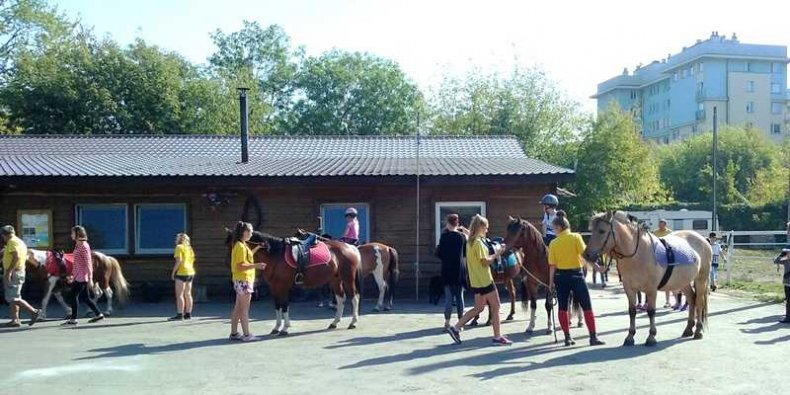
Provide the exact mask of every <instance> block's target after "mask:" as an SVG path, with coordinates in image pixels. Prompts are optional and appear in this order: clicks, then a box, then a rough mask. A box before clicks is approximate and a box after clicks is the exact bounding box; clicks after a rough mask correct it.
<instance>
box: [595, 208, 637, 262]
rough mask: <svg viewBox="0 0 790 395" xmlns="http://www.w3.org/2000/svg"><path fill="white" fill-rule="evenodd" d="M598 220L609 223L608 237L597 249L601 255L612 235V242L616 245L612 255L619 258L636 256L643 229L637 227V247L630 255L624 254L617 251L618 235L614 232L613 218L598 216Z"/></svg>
mask: <svg viewBox="0 0 790 395" xmlns="http://www.w3.org/2000/svg"><path fill="white" fill-rule="evenodd" d="M597 221H599V222H605V223H606V224H607V225H609V233H608V234H607V235H606V238H605V239H604V241H603V244H602V245H601V250H599V251H596V252H597V253H598V254H599V255H600V253H601V252H602V251H603V248H604V247H605V246H606V243H608V242H609V238H610V237H611V238H612V242H613V243H614V247H612V253H611V254H610V255H612V256H614V257H615V258H617V259H618V260H620V259H623V258H633V257H634V256H636V254H637V253H638V252H639V237H640V236H641V233H642V229H640V228H639V227H637V228H636V248H634V252H633V253H632V254H630V255H624V254H622V253H620V252H618V251H617V235H616V234H615V232H614V223H612V221H611V220H609V221H607V220H605V219H601V218H598V219H597Z"/></svg>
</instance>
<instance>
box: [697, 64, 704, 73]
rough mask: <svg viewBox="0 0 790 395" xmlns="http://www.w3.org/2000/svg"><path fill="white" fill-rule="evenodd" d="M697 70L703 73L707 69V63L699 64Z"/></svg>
mask: <svg viewBox="0 0 790 395" xmlns="http://www.w3.org/2000/svg"><path fill="white" fill-rule="evenodd" d="M697 68H698V70H697V71H699V72H700V73H701V72H702V71H703V70H704V69H705V62H699V65H697Z"/></svg>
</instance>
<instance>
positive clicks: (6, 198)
mask: <svg viewBox="0 0 790 395" xmlns="http://www.w3.org/2000/svg"><path fill="white" fill-rule="evenodd" d="M324 181H325V180H324ZM77 184H78V185H75V186H67V185H59V186H58V187H57V188H56V189H51V187H46V186H43V185H46V184H45V183H42V184H41V185H42V186H41V187H37V188H34V187H31V186H24V187H17V188H16V189H8V188H6V189H4V190H2V191H0V224H7V223H10V224H14V225H15V226H16V225H17V224H16V213H17V210H19V209H49V210H52V213H53V231H54V234H53V243H54V247H55V248H57V249H65V250H71V248H72V246H71V241H70V239H69V230H70V228H71V226H73V225H74V222H75V205H76V204H89V203H125V204H129V216H130V218H129V234H130V236H129V237H130V240H129V246H130V249H133V246H134V240H133V239H132V237H133V235H134V233H135V232H134V226H135V223H134V218H133V215H134V204H136V203H184V204H186V206H187V217H188V219H187V227H188V229H187V232H188V233H189V234H190V236H191V237H192V245H193V247H194V249H195V253H196V256H197V263H196V267H197V270H198V277H197V280H196V281H197V283H199V284H202V285H206V286H208V287H209V295H213V296H216V295H223V297H224V296H225V295H227V289H228V283H229V281H230V273H229V269H228V268H227V265H226V254H227V250H226V248H225V245H224V242H225V232H224V228H225V227H229V228H230V227H232V226H233V225H234V224H235V222H236V221H238V220H239V219H240V218H241V215H242V211H243V206H244V202H245V200H246V198H247V196H250V195H254V196H255V197H256V198H257V199H258V201H259V202H260V206H261V209H262V229H260V230H263V231H266V232H268V233H271V234H274V235H278V236H279V235H282V236H286V235H291V234H293V232H294V230H295V228H296V227H301V228H305V229H309V230H312V229H315V228H317V226H318V220H317V217H318V216H319V215H320V206H321V204H324V203H345V202H366V203H368V204H369V205H370V238H371V240H375V241H380V242H383V243H386V244H389V245H392V246H394V247H395V248H397V249H398V251H399V252H400V270H401V277H400V279H401V281H400V283H399V286H398V288H397V290H396V294H397V295H400V296H411V295H414V284H415V277H414V273H415V270H414V262H415V260H416V259H415V258H416V253H417V249H416V246H415V226H416V195H415V194H416V188H415V186H414V185H410V186H409V185H402V184H401V185H390V184H387V183H386V182H385V181H384V182H379V183H362V184H359V185H349V184H348V183H343V184H338V185H330V184H328V183H326V182H322V183H320V184H318V185H311V183H310V182H309V181H306V182H303V183H301V184H297V185H293V184H292V183H289V185H277V184H274V185H265V186H263V185H261V186H251V187H245V188H244V189H242V188H234V187H233V186H232V185H230V184H229V185H230V186H229V187H227V188H218V189H216V190H217V191H220V192H222V193H227V194H229V195H230V203H229V205H228V206H227V207H223V208H220V209H216V210H212V209H211V207H210V206H209V205H208V204H207V202H206V200H205V198H204V197H203V193H205V192H208V190H207V188H206V187H195V186H186V185H184V186H181V185H179V186H171V187H161V186H146V185H145V183H143V182H140V183H135V185H134V186H128V187H125V186H123V185H113V186H111V187H102V186H101V185H99V184H93V183H91V184H88V183H86V182H84V181H80V182H78V183H77ZM262 184H263V183H262ZM554 187H555V186H554V184H551V183H534V184H527V183H524V184H519V185H512V184H511V185H473V186H470V185H465V184H464V183H463V182H462V181H459V182H458V183H449V182H448V183H443V184H441V185H430V184H428V185H425V186H423V187H421V200H420V221H419V229H420V246H419V254H420V258H421V259H420V261H421V285H422V288H427V285H428V282H429V281H428V280H429V278H430V277H431V276H433V275H436V274H438V273H439V263H438V261H437V260H436V258H434V256H433V251H434V247H435V235H434V226H435V225H434V223H435V218H434V216H435V203H437V202H443V201H484V202H486V207H487V216H488V218H489V220H490V222H491V233H492V234H493V235H502V234H504V232H505V226H506V223H507V218H508V215H514V216H515V215H521V216H523V217H525V218H529V219H530V220H533V221H535V222H536V223H537V222H538V221H539V220H540V217H541V216H542V211H541V207H540V205H539V204H538V200H539V199H540V197H541V196H542V195H543V194H544V193H547V192H549V191H551V190H553V189H554ZM212 190H214V189H212ZM89 236H90V235H89ZM118 259H119V260H120V261H121V263H122V265H123V269H124V272H125V274H126V277H127V279H128V280H129V281H130V282H132V283H133V284H140V283H143V282H157V283H162V284H164V283H167V282H168V280H169V271H170V268H171V267H172V258H171V257H170V256H169V254H164V255H139V254H135V253H134V252H132V253H131V254H130V255H127V256H118ZM364 287H365V291H366V292H365V294H366V296H371V295H375V293H374V289H375V287H374V285H373V283H372V280H371V279H368V280H367V281H366V284H365V286H364Z"/></svg>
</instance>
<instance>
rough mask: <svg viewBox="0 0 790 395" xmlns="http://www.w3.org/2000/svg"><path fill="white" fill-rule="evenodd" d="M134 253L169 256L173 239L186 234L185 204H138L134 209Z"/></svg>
mask: <svg viewBox="0 0 790 395" xmlns="http://www.w3.org/2000/svg"><path fill="white" fill-rule="evenodd" d="M134 219H135V228H134V229H135V238H134V252H135V253H137V254H169V253H172V252H173V245H175V237H176V235H177V234H178V233H181V232H186V228H187V208H186V205H185V204H178V203H177V204H138V205H135V208H134Z"/></svg>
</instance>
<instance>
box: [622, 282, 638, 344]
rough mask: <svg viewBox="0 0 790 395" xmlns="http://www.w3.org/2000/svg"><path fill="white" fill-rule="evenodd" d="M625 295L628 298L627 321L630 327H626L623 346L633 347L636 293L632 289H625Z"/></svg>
mask: <svg viewBox="0 0 790 395" xmlns="http://www.w3.org/2000/svg"><path fill="white" fill-rule="evenodd" d="M625 294H626V296H627V297H628V319H629V320H630V325H629V326H628V336H626V338H625V341H624V342H623V345H624V346H633V345H634V335H636V292H634V290H633V289H628V288H626V290H625Z"/></svg>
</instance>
